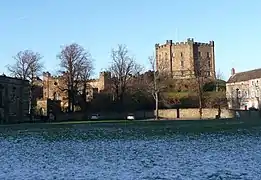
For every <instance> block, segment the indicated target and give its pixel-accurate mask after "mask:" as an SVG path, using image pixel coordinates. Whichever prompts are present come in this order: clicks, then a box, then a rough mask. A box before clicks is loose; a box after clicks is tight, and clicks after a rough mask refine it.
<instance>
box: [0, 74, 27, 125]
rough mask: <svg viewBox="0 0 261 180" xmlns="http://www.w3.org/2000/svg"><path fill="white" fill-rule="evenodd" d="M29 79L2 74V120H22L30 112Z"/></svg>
mask: <svg viewBox="0 0 261 180" xmlns="http://www.w3.org/2000/svg"><path fill="white" fill-rule="evenodd" d="M29 100H30V86H29V81H26V80H21V79H17V78H11V77H7V76H5V75H3V76H0V122H1V123H11V122H22V121H24V120H25V119H26V117H27V114H28V113H29Z"/></svg>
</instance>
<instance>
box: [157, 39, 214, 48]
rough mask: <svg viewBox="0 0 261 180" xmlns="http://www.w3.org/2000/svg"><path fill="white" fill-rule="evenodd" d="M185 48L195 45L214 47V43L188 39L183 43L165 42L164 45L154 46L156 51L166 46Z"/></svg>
mask: <svg viewBox="0 0 261 180" xmlns="http://www.w3.org/2000/svg"><path fill="white" fill-rule="evenodd" d="M170 45H172V46H185V45H197V46H209V47H211V46H214V41H209V42H208V43H201V42H195V41H194V39H193V38H188V39H187V41H184V42H174V43H173V42H172V40H166V43H165V44H162V45H160V44H159V43H157V44H155V48H156V49H161V48H166V47H168V46H170Z"/></svg>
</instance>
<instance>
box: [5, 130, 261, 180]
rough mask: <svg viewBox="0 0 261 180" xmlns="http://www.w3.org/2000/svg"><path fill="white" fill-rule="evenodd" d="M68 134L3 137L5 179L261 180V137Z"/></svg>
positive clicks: (238, 133) (250, 134) (34, 133)
mask: <svg viewBox="0 0 261 180" xmlns="http://www.w3.org/2000/svg"><path fill="white" fill-rule="evenodd" d="M63 133H64V130H63V131H61V133H59V132H58V134H59V136H57V132H56V134H53V135H51V134H47V133H45V132H44V130H43V132H41V133H39V132H30V131H28V132H23V133H20V134H15V135H12V136H10V135H9V136H7V135H4V134H2V136H0V179H1V180H5V179H8V180H9V179H10V180H16V179H21V180H24V179H25V180H26V179H28V180H29V179H32V180H35V179H37V180H41V179H43V180H48V179H50V180H51V179H87V180H88V179H101V180H103V179H104V180H109V179H119V180H122V179H123V180H135V179H137V180H142V179H159V180H160V179H170V180H175V179H177V180H181V179H188V180H193V179H202V180H203V179H204V180H205V179H211V180H212V179H213V180H216V179H242V180H247V179H249V180H255V179H256V180H260V179H261V174H260V169H261V141H260V140H261V136H260V133H258V132H251V133H242V132H236V133H218V134H210V133H205V134H201V135H171V136H170V135H165V136H160V137H154V138H149V137H143V136H140V138H129V139H125V138H110V137H108V136H106V137H99V138H91V139H90V138H83V137H84V136H85V134H84V133H83V132H82V131H77V130H74V131H70V130H68V133H73V134H74V135H76V136H73V137H65V136H63V135H62V134H63ZM134 133H138V132H134ZM48 136H52V137H48ZM77 136H78V137H79V138H77Z"/></svg>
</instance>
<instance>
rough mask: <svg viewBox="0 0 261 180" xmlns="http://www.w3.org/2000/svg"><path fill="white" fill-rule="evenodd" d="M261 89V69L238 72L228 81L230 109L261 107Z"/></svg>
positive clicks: (227, 89)
mask: <svg viewBox="0 0 261 180" xmlns="http://www.w3.org/2000/svg"><path fill="white" fill-rule="evenodd" d="M260 89H261V69H254V70H251V71H245V72H239V73H236V72H235V69H234V68H233V69H232V70H231V76H230V78H229V80H228V81H227V83H226V96H227V100H228V107H229V108H230V109H245V110H246V109H249V108H251V107H252V108H256V109H259V106H260V96H261V94H260Z"/></svg>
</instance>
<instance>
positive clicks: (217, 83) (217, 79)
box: [216, 69, 224, 92]
mask: <svg viewBox="0 0 261 180" xmlns="http://www.w3.org/2000/svg"><path fill="white" fill-rule="evenodd" d="M223 79H224V75H223V73H222V72H221V71H220V69H219V70H218V72H217V73H216V92H218V91H219V85H220V84H219V81H220V80H223Z"/></svg>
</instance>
